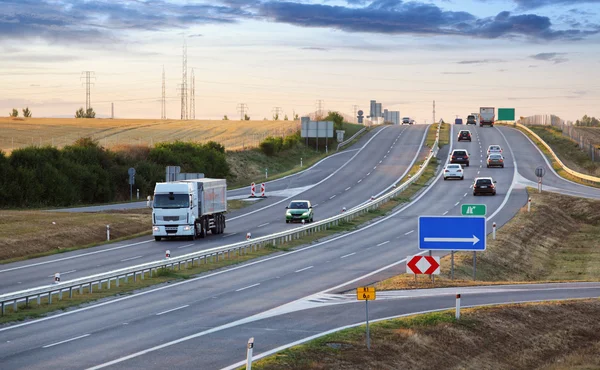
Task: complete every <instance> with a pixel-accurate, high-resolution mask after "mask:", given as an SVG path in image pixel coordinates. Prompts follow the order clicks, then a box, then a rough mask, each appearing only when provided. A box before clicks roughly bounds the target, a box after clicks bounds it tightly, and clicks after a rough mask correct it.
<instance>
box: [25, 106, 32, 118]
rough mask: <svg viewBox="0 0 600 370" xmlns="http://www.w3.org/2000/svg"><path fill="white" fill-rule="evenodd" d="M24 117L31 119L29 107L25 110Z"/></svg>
mask: <svg viewBox="0 0 600 370" xmlns="http://www.w3.org/2000/svg"><path fill="white" fill-rule="evenodd" d="M23 117H27V118H29V117H31V111H30V110H29V107H27V108H25V109H23Z"/></svg>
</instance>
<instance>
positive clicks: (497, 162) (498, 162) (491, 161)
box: [487, 153, 504, 168]
mask: <svg viewBox="0 0 600 370" xmlns="http://www.w3.org/2000/svg"><path fill="white" fill-rule="evenodd" d="M490 167H502V168H504V157H503V156H502V154H499V153H492V154H490V155H488V157H487V168H490Z"/></svg>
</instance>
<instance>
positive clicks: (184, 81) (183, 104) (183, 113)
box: [181, 39, 188, 120]
mask: <svg viewBox="0 0 600 370" xmlns="http://www.w3.org/2000/svg"><path fill="white" fill-rule="evenodd" d="M182 64H183V68H182V76H181V119H182V120H184V119H188V106H187V42H186V41H185V39H184V40H183V63H182Z"/></svg>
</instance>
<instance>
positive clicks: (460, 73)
mask: <svg viewBox="0 0 600 370" xmlns="http://www.w3.org/2000/svg"><path fill="white" fill-rule="evenodd" d="M472 73H473V72H442V74H443V75H470V74H472Z"/></svg>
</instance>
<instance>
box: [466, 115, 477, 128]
mask: <svg viewBox="0 0 600 370" xmlns="http://www.w3.org/2000/svg"><path fill="white" fill-rule="evenodd" d="M467 125H475V126H477V120H476V119H475V116H474V115H472V114H470V115H468V116H467Z"/></svg>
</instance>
